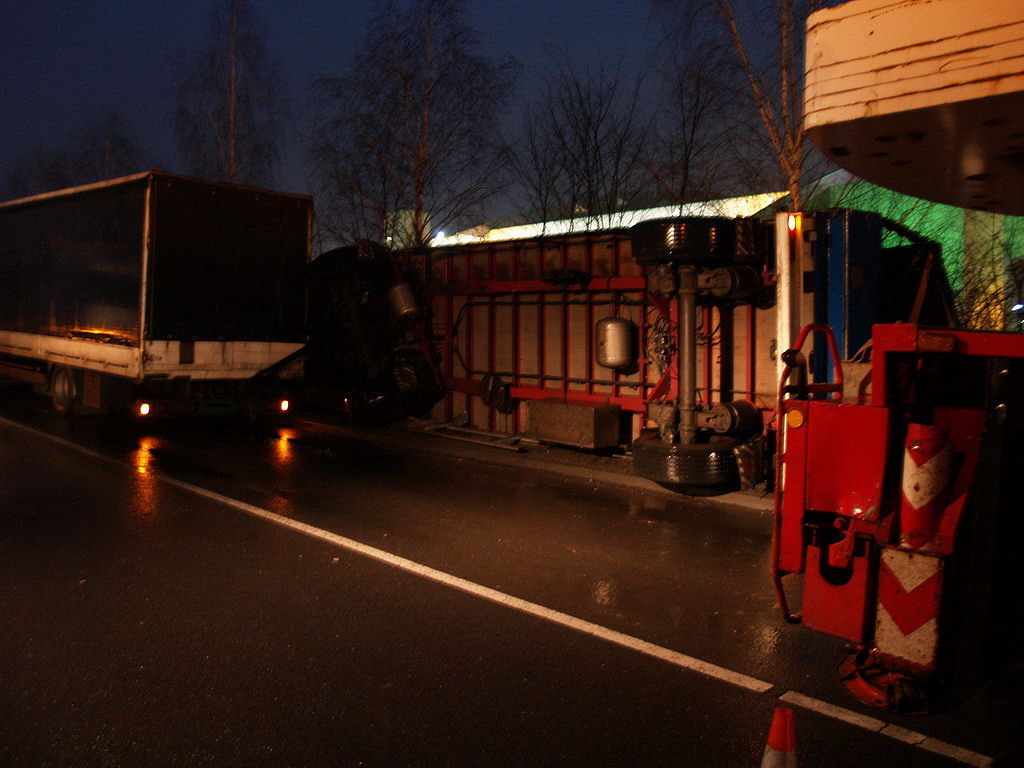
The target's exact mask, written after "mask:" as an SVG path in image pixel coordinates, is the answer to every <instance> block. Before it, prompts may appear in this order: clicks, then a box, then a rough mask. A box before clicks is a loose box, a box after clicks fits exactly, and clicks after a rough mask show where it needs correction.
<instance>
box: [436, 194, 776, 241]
mask: <svg viewBox="0 0 1024 768" xmlns="http://www.w3.org/2000/svg"><path fill="white" fill-rule="evenodd" d="M785 196H786V193H785V192H764V193H761V194H756V195H745V196H743V197H728V198H723V199H721V200H706V201H702V202H696V203H686V204H684V205H666V206H661V207H658V208H644V209H641V210H637V211H620V212H616V213H610V214H603V215H600V216H582V217H577V218H572V219H558V220H556V221H546V222H537V223H535V224H519V225H516V226H511V227H500V228H493V229H492V228H490V227H487V226H478V227H474V228H472V229H467V230H465V231H463V232H458V233H456V234H454V235H445V234H444V233H438V235H437V236H436V237H434V239H433V240H431V241H430V245H431V246H432V247H434V248H443V247H446V246H453V245H473V244H476V243H493V242H501V241H505V240H529V239H535V238H538V237H553V236H556V235H567V234H585V233H587V232H601V231H607V230H609V229H625V228H627V227H631V226H633V225H634V224H638V223H639V222H641V221H648V220H649V219H667V218H675V217H683V216H700V217H706V216H723V217H725V218H729V219H734V218H737V217H746V216H754V215H756V214H757V213H759V212H761V211H763V210H764V209H765V208H767V207H768V206H770V205H771V204H772V203H774V202H776V201H777V200H779V199H781V198H783V197H785Z"/></svg>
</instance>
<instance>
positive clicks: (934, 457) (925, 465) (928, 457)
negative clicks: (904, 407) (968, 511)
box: [900, 424, 953, 549]
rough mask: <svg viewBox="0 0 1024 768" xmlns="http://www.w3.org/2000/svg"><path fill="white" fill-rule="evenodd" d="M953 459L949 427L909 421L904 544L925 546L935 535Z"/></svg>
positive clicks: (902, 514) (902, 506) (902, 518)
mask: <svg viewBox="0 0 1024 768" xmlns="http://www.w3.org/2000/svg"><path fill="white" fill-rule="evenodd" d="M952 463H953V450H952V448H951V447H950V444H949V430H948V429H946V428H945V427H936V426H931V425H927V424H908V425H907V440H906V444H905V450H904V452H903V499H902V501H901V503H900V544H902V545H903V546H904V547H910V548H912V549H922V548H924V547H925V546H926V545H927V544H928V543H929V542H931V541H932V539H934V538H935V534H936V533H937V532H938V526H939V520H940V519H941V517H942V511H943V509H944V502H945V491H946V489H947V488H948V487H949V478H950V467H951V465H952Z"/></svg>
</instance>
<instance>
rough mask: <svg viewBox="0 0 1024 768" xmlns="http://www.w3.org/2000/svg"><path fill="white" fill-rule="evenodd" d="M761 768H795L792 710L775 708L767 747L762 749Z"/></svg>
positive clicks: (794, 737)
mask: <svg viewBox="0 0 1024 768" xmlns="http://www.w3.org/2000/svg"><path fill="white" fill-rule="evenodd" d="M761 768H797V765H796V733H795V732H794V731H793V710H792V709H790V708H789V707H776V708H775V715H774V717H772V729H771V730H770V731H769V732H768V745H767V746H766V747H765V748H764V757H763V758H762V759H761Z"/></svg>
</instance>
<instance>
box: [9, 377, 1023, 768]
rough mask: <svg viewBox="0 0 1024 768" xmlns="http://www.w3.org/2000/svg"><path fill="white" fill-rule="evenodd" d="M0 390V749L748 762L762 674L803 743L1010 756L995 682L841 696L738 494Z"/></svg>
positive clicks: (448, 760)
mask: <svg viewBox="0 0 1024 768" xmlns="http://www.w3.org/2000/svg"><path fill="white" fill-rule="evenodd" d="M2 391H3V393H4V394H5V397H4V399H3V405H2V406H0V415H2V416H3V420H2V421H0V636H2V637H3V653H2V654H0V683H2V685H0V710H2V712H0V714H2V717H0V765H4V766H162V765H167V766H176V765H182V766H201V765H218V766H224V765H247V766H319V765H324V766H328V765H329V766H360V765H365V766H447V765H452V766H492V765H494V766H497V765H508V766H555V765H558V766H573V765H580V766H584V765H585V766H719V765H721V766H725V765H729V766H756V765H759V764H760V760H761V755H762V752H763V750H764V745H765V738H766V735H767V731H768V727H769V724H770V722H771V716H772V711H773V709H774V707H775V706H777V705H778V704H779V700H780V698H781V699H782V700H783V701H784V702H787V703H789V704H790V705H791V706H793V708H794V710H795V716H796V727H797V746H798V755H799V761H800V763H801V765H803V766H816V765H820V766H826V765H827V766H835V767H836V768H843V766H863V765H865V764H874V765H879V766H887V765H894V766H895V765H899V766H945V765H949V766H953V765H965V764H983V763H984V757H985V756H989V757H997V758H1000V762H999V764H1001V765H1002V764H1005V765H1010V764H1013V763H1012V757H1011V756H1013V755H1015V754H1016V734H1017V725H1018V716H1019V709H1018V706H1017V704H1016V703H1015V702H1014V701H1013V697H1012V696H1011V697H1006V696H1002V695H1001V694H1002V689H1001V687H1000V686H999V685H993V686H990V687H988V688H986V689H984V690H982V691H979V692H978V693H977V694H976V695H975V696H973V697H972V698H971V699H969V700H967V701H964V702H961V703H960V704H959V706H957V707H955V708H954V709H951V710H950V711H949V712H946V713H943V714H940V715H935V716H931V717H928V718H916V719H912V718H899V717H895V716H889V715H887V714H885V713H879V712H878V711H875V710H870V709H868V708H865V707H862V706H861V705H859V704H858V703H857V702H855V701H854V700H852V699H850V698H849V697H847V696H846V694H845V693H843V692H842V690H841V689H840V688H839V686H838V684H837V683H836V681H835V671H834V670H835V665H836V664H837V663H838V661H839V659H840V658H841V657H842V656H843V654H844V648H843V645H842V643H841V642H840V641H837V640H835V639H834V638H830V637H827V636H824V635H820V634H817V633H814V632H812V631H809V630H806V629H804V628H801V627H793V626H789V625H786V624H785V623H784V622H782V620H781V619H780V618H779V616H778V614H777V611H776V609H775V607H774V602H773V596H772V593H771V587H770V583H769V581H768V578H767V565H768V546H769V540H768V535H767V533H768V532H767V526H766V524H765V520H764V518H763V516H760V515H758V514H757V513H756V512H754V511H751V510H749V509H741V508H733V507H728V506H723V505H720V504H715V503H711V502H706V501H704V502H701V501H692V500H686V499H682V498H678V497H673V496H670V495H668V494H666V493H662V492H660V491H647V490H643V489H639V488H634V487H628V486H621V485H617V484H614V483H605V482H598V481H592V480H591V481H588V480H587V479H585V478H580V477H573V476H566V475H565V474H564V473H560V472H558V471H552V472H544V471H538V470H537V469H536V468H535V465H534V466H528V467H527V466H525V465H523V463H522V460H521V459H520V458H519V457H516V456H514V455H502V456H501V457H497V456H496V454H495V453H493V452H491V453H488V451H489V449H486V448H482V449H478V451H477V453H476V454H473V453H466V452H465V451H460V452H457V453H458V455H456V456H452V455H450V454H451V453H452V451H448V450H446V449H445V448H444V444H443V443H442V442H440V438H427V439H426V441H425V440H424V438H422V437H416V438H413V437H409V438H408V439H406V440H403V439H401V438H399V439H397V440H396V439H394V438H393V437H392V438H390V439H388V440H382V439H379V438H378V437H377V436H375V435H360V434H359V433H352V432H350V431H347V430H344V429H338V428H335V427H332V426H327V425H321V424H314V423H309V422H298V423H296V424H294V425H292V426H290V427H288V428H281V429H269V428H255V429H254V428H248V427H244V426H241V425H237V424H220V423H210V422H203V423H198V424H196V423H192V424H189V423H172V424H156V425H147V426H146V428H145V429H136V428H133V427H131V426H130V425H128V424H126V423H124V422H118V421H115V420H111V419H107V418H84V419H78V420H73V421H70V422H67V421H61V420H59V419H55V418H53V417H52V416H51V415H50V414H48V413H47V412H46V408H45V404H44V401H41V400H35V399H33V398H29V397H26V396H24V395H23V394H22V393H21V392H20V391H16V390H10V389H7V388H5V389H4V390H2ZM429 441H434V442H429ZM477 454H479V455H477ZM552 469H553V470H557V467H556V466H554V465H552ZM830 705H831V706H839V707H842V708H843V709H842V710H841V711H838V712H829V711H828V707H829V706H830ZM857 716H860V717H861V718H873V719H874V720H870V721H862V722H861V723H860V724H859V725H854V724H850V723H848V722H845V721H844V720H843V719H841V718H852V717H857ZM899 728H903V729H910V730H912V731H913V732H914V734H913V735H908V734H907V733H906V732H905V731H901V730H898V729H899ZM926 737H927V740H924V739H926ZM922 740H924V741H922ZM908 741H909V742H921V743H916V744H913V743H907V742H908ZM958 748H959V749H961V750H967V751H966V752H965V751H960V752H958V751H957V749H958ZM935 749H938V750H939V751H940V752H941V753H942V754H941V755H940V754H938V753H936V752H935V751H932V750H935Z"/></svg>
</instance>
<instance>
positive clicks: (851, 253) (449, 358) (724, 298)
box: [398, 209, 952, 493]
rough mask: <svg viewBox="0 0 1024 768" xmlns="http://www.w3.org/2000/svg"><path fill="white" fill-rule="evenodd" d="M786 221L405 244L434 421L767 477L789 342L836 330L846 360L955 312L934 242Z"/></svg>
mask: <svg viewBox="0 0 1024 768" xmlns="http://www.w3.org/2000/svg"><path fill="white" fill-rule="evenodd" d="M789 224H790V222H789V218H788V217H786V216H782V217H776V216H775V215H773V214H771V213H768V214H766V215H765V216H764V217H757V216H755V217H745V218H727V217H723V216H720V215H717V216H716V215H711V216H685V217H673V218H668V219H665V218H661V219H654V220H647V221H642V222H640V223H638V224H635V225H634V226H631V227H628V228H620V229H608V230H602V231H590V232H581V233H568V234H561V235H557V236H549V237H539V238H524V239H516V240H497V239H491V240H484V239H481V240H479V241H476V242H474V241H472V240H470V241H468V242H464V243H459V244H454V245H446V246H443V247H438V248H433V249H430V250H426V251H416V252H412V251H410V252H404V253H400V254H399V255H398V256H399V259H400V261H401V262H402V264H403V267H404V269H405V270H406V271H407V272H409V273H410V274H414V275H417V276H418V280H419V281H421V282H422V284H423V286H424V287H425V290H426V292H427V294H428V295H429V296H430V297H431V309H432V315H433V334H434V338H435V341H436V343H437V344H438V348H439V351H440V353H441V355H442V363H441V365H442V369H443V372H444V375H445V379H446V381H447V383H448V386H449V388H450V392H449V394H448V395H447V397H446V398H445V400H444V402H443V403H442V404H441V405H439V406H438V408H436V409H435V411H434V416H435V418H437V419H439V420H441V421H443V422H453V421H459V422H462V423H468V424H469V425H472V426H474V427H476V428H479V429H482V430H486V431H489V432H493V433H497V434H503V435H511V436H514V435H523V436H528V437H533V438H536V439H538V440H541V441H544V442H550V443H556V444H562V445H569V446H573V447H577V448H583V449H588V450H605V451H615V450H626V449H628V450H631V452H632V454H633V457H634V469H635V470H636V471H637V473H638V474H641V475H643V476H645V477H648V478H650V479H652V480H654V481H655V482H658V483H660V484H662V485H665V486H668V487H671V488H674V489H676V490H681V491H685V492H690V493H709V492H716V491H722V490H729V489H734V488H738V487H741V486H744V485H749V484H752V483H756V482H758V481H759V480H761V479H763V477H764V472H765V467H766V466H767V462H765V461H763V460H762V457H763V453H764V451H765V450H766V448H768V447H769V446H770V444H771V443H770V441H767V440H765V439H764V436H765V435H766V432H767V431H768V430H769V429H771V428H772V427H773V426H774V425H773V418H774V411H775V404H776V394H777V392H776V389H777V378H778V375H779V372H780V370H781V365H782V362H781V360H780V357H779V356H780V354H781V352H782V351H783V350H785V349H786V348H787V347H788V346H789V343H790V340H791V337H790V334H792V333H795V331H798V330H799V328H800V327H801V325H802V324H803V323H805V322H810V321H817V322H826V323H832V324H834V325H837V326H839V327H840V342H841V345H842V353H843V354H844V355H852V354H853V353H854V352H856V350H857V349H858V348H859V347H860V346H861V345H863V344H864V343H865V342H867V341H868V340H869V339H870V334H871V324H872V323H874V322H887V321H897V320H909V319H913V318H916V319H918V320H921V321H923V322H928V321H936V320H943V321H944V320H945V318H946V317H947V316H948V315H949V314H950V313H951V311H952V310H951V306H952V302H951V298H950V294H949V290H948V286H947V285H946V283H945V279H944V276H943V272H942V267H941V259H940V257H939V252H938V247H937V246H936V245H935V244H934V243H931V242H929V241H927V240H924V239H922V238H920V237H918V236H916V235H915V234H914V233H912V232H910V231H908V230H906V229H905V228H903V227H901V226H899V225H897V224H895V223H893V222H891V221H887V220H886V219H884V218H882V217H879V216H875V215H873V214H869V213H864V212H861V211H854V210H847V209H842V210H832V211H825V212H821V213H816V214H813V215H812V214H805V215H804V216H803V217H797V218H796V220H795V221H794V222H793V228H792V229H790V226H789ZM781 291H785V292H786V294H785V295H786V300H785V301H784V302H780V305H781V306H783V307H784V308H785V309H784V311H779V309H778V308H777V306H776V296H777V294H779V292H781ZM780 339H781V341H780ZM822 360H825V357H824V355H822V354H818V355H816V356H815V363H816V364H818V363H819V361H822ZM822 364H824V363H822Z"/></svg>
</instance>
